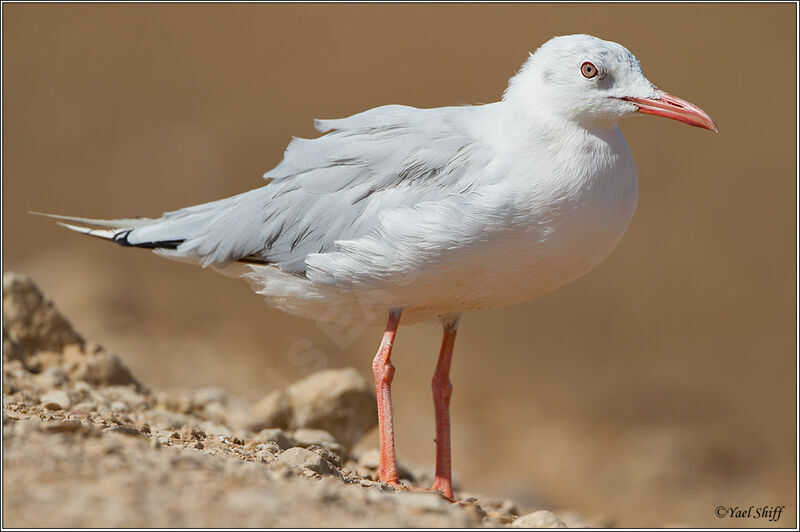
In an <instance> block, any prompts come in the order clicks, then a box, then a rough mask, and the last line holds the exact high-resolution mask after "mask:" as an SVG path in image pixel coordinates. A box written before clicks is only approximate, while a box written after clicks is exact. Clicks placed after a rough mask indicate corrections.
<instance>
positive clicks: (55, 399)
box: [40, 390, 72, 410]
mask: <svg viewBox="0 0 800 532" xmlns="http://www.w3.org/2000/svg"><path fill="white" fill-rule="evenodd" d="M40 401H41V403H42V406H43V407H44V408H47V409H48V410H66V409H67V408H69V407H70V406H72V401H71V400H70V398H69V394H68V393H67V392H65V391H63V390H51V391H49V392H47V393H45V394H44V395H42V396H41V397H40Z"/></svg>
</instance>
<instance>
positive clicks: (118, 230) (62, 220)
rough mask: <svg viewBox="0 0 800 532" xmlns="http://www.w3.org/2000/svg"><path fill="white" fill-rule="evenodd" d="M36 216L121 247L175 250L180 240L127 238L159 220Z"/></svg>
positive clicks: (42, 213) (41, 214) (40, 213)
mask: <svg viewBox="0 0 800 532" xmlns="http://www.w3.org/2000/svg"><path fill="white" fill-rule="evenodd" d="M31 214H35V215H37V216H46V217H48V218H54V219H56V220H58V222H56V223H58V225H60V226H63V227H66V228H67V229H69V230H71V231H75V232H77V233H82V234H84V235H89V236H93V237H97V238H102V239H103V240H110V241H112V242H116V243H117V244H119V245H121V246H128V247H140V248H148V249H156V250H159V249H176V248H177V247H178V246H179V245H180V244H181V242H183V239H182V238H171V239H156V240H138V241H133V242H132V241H131V240H130V239H129V238H128V236H129V235H130V233H131V231H133V230H134V229H136V228H139V227H145V226H148V225H155V224H157V223H159V221H160V220H159V219H154V218H120V219H117V220H102V219H98V218H80V217H77V216H62V215H60V214H48V213H45V212H33V211H31Z"/></svg>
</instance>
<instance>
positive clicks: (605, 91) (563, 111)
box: [503, 35, 717, 131]
mask: <svg viewBox="0 0 800 532" xmlns="http://www.w3.org/2000/svg"><path fill="white" fill-rule="evenodd" d="M503 99H504V100H507V101H513V102H515V103H516V104H517V105H520V106H523V107H527V108H529V109H536V110H537V111H540V112H541V111H544V112H549V113H555V114H557V115H560V116H562V117H564V118H567V119H571V120H575V121H578V122H580V123H584V124H586V125H591V124H598V125H600V124H615V123H616V122H617V121H618V120H619V119H620V118H624V117H626V116H633V115H636V114H637V113H643V114H651V115H656V116H664V117H667V118H672V119H674V120H679V121H681V122H684V123H686V124H689V125H691V126H697V127H702V128H705V129H711V130H713V131H717V126H716V124H715V123H714V121H713V120H712V119H711V117H710V116H708V115H707V114H706V113H705V112H704V111H703V110H702V109H700V108H699V107H697V106H696V105H694V104H691V103H689V102H687V101H685V100H682V99H680V98H678V97H676V96H672V95H670V94H667V93H666V92H664V91H661V90H659V89H657V88H656V86H655V85H653V84H652V83H650V81H649V80H648V79H647V78H646V77H644V74H642V67H641V65H640V64H639V61H638V60H637V59H636V57H635V56H634V55H633V54H632V53H630V52H629V51H628V50H627V49H626V48H625V47H624V46H621V45H619V44H617V43H615V42H610V41H604V40H602V39H598V38H597V37H592V36H590V35H566V36H563V37H555V38H553V39H550V40H549V41H547V42H546V43H545V44H543V45H542V46H541V47H540V48H539V49H538V50H536V52H535V53H533V54H531V56H530V58H529V59H528V60H527V61H526V62H525V64H524V65H523V66H522V68H521V69H520V71H519V73H517V75H516V76H514V77H513V78H511V81H510V82H509V86H508V89H507V90H506V93H505V95H504V97H503Z"/></svg>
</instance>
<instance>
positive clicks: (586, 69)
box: [581, 61, 597, 79]
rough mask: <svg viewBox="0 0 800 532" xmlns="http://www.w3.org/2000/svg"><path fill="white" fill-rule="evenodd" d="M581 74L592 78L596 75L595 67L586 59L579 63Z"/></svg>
mask: <svg viewBox="0 0 800 532" xmlns="http://www.w3.org/2000/svg"><path fill="white" fill-rule="evenodd" d="M581 74H583V77H584V78H586V79H592V78H593V77H595V76H596V75H597V67H596V66H594V65H593V64H591V63H590V62H588V61H587V62H585V63H584V64H582V65H581Z"/></svg>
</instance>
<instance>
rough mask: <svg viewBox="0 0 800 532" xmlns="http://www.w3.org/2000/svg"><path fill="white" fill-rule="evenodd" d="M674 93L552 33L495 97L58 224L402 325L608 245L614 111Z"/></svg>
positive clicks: (566, 276)
mask: <svg viewBox="0 0 800 532" xmlns="http://www.w3.org/2000/svg"><path fill="white" fill-rule="evenodd" d="M587 61H591V64H592V66H593V67H596V69H597V75H596V76H594V77H592V78H587V77H586V75H585V74H584V75H582V74H581V69H582V68H584V67H583V66H582V65H585V64H586V62H587ZM589 72H591V69H589ZM668 96H669V95H666V93H662V92H661V91H658V90H657V89H656V88H655V86H653V85H652V84H651V83H650V82H649V81H648V80H647V79H646V78H645V77H644V76H643V75H642V72H641V68H640V66H639V62H638V61H637V60H636V58H635V57H634V56H633V55H632V54H631V53H630V52H629V51H628V50H626V49H625V48H623V47H622V46H620V45H618V44H616V43H611V42H607V41H602V40H600V39H596V38H594V37H590V36H586V35H576V36H568V37H558V38H555V39H552V40H551V41H549V42H548V43H546V44H545V45H543V46H542V47H541V48H540V49H539V50H538V51H537V52H536V53H535V54H532V55H531V57H530V58H529V59H528V61H527V62H526V63H525V64H524V65H523V67H522V69H521V70H520V72H519V73H518V74H517V75H516V76H515V77H513V78H512V79H511V81H510V84H509V88H508V90H507V91H506V93H505V94H504V96H503V99H502V101H499V102H497V103H492V104H488V105H479V106H462V107H444V108H437V109H416V108H413V107H406V106H401V105H388V106H384V107H378V108H375V109H371V110H368V111H365V112H362V113H359V114H356V115H353V116H351V117H349V118H344V119H340V120H318V121H316V126H317V128H318V129H319V130H320V131H322V132H327V134H325V135H323V136H321V137H319V138H316V139H311V140H308V139H294V140H292V142H291V143H290V144H289V146H288V148H287V149H286V152H285V154H284V158H283V160H282V161H281V162H280V164H278V166H276V167H275V168H274V169H273V170H271V171H269V172H267V173H265V174H264V177H265V178H267V179H268V180H269V183H268V184H267V185H265V186H263V187H261V188H258V189H255V190H251V191H249V192H245V193H243V194H239V195H237V196H233V197H230V198H226V199H222V200H219V201H214V202H211V203H206V204H203V205H197V206H193V207H188V208H185V209H181V210H178V211H174V212H170V213H166V214H164V215H163V216H162V217H160V218H157V219H134V220H112V221H102V220H90V219H82V218H68V217H62V218H64V219H65V220H67V221H70V222H71V224H66V225H67V226H68V227H69V228H71V229H75V230H78V231H81V232H84V233H87V234H91V235H94V236H101V237H103V238H108V239H112V240H116V241H117V242H119V243H122V244H125V245H132V246H144V247H153V248H154V249H155V250H156V252H158V253H159V254H162V255H165V256H168V257H170V258H176V259H183V260H194V261H197V262H199V263H200V264H202V265H203V266H213V267H214V268H218V269H221V270H222V271H224V272H226V273H229V274H234V275H241V276H243V277H245V278H246V279H247V280H248V281H250V282H251V283H252V284H253V285H254V287H255V288H256V290H257V291H258V292H259V293H260V294H262V295H263V296H264V297H265V298H266V299H267V302H268V303H270V304H272V305H274V306H277V307H279V308H281V309H283V310H286V311H288V312H291V313H295V314H299V315H303V316H306V317H310V318H314V319H322V320H327V321H339V322H346V321H351V322H355V321H358V322H368V323H372V322H376V323H377V322H381V321H383V320H385V317H386V314H387V312H388V311H389V310H391V309H398V308H402V309H403V320H404V323H410V322H415V321H419V320H424V319H428V318H433V317H436V316H440V315H445V314H454V313H458V312H461V311H463V310H470V309H479V308H489V307H495V306H499V305H505V304H511V303H516V302H519V301H523V300H526V299H531V298H534V297H537V296H540V295H542V294H545V293H547V292H550V291H552V290H554V289H556V288H558V287H559V286H561V285H563V284H564V283H567V282H569V281H571V280H573V279H575V278H577V277H579V276H580V275H583V274H584V273H586V272H587V271H589V270H590V269H591V268H592V267H594V266H595V265H596V264H597V263H598V262H600V261H601V260H602V259H603V258H604V257H605V256H606V255H607V254H608V253H609V252H610V251H611V250H612V249H613V248H614V246H615V245H616V243H617V242H618V241H619V239H620V238H621V236H622V234H623V233H624V232H625V230H626V228H627V227H628V224H629V223H630V220H631V218H632V216H633V213H634V209H635V207H636V200H637V175H636V167H635V165H634V161H633V157H632V155H631V152H630V150H629V148H628V145H627V143H626V141H625V139H624V137H623V136H622V133H621V131H620V129H619V127H618V125H617V121H618V120H619V119H620V118H622V117H624V116H629V115H634V114H635V113H636V112H637V111H641V112H647V111H645V110H644V109H646V108H648V107H647V106H646V105H645V104H643V103H642V102H651V103H653V102H655V103H653V105H661V106H662V107H663V105H664V102H668V101H669V100H668V99H667V97H668ZM670 98H674V97H670ZM681 102H683V101H682V100H681ZM683 103H686V104H688V102H683ZM689 105H690V104H689ZM684 109H686V108H684ZM687 113H688V111H687ZM650 114H659V113H655V112H651V113H650ZM660 114H664V113H660ZM665 116H666V114H665ZM706 117H707V115H706ZM672 118H675V117H674V116H673V117H672ZM684 118H686V117H684ZM684 118H678V119H681V120H683V121H686V122H688V119H684ZM697 120H699V119H697ZM708 120H709V121H710V119H708ZM712 124H713V123H712ZM693 125H701V124H697V123H695V124H693ZM702 127H709V126H707V125H702ZM73 224H82V226H77V225H73ZM83 226H89V227H83ZM238 261H246V262H244V263H242V262H238Z"/></svg>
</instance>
